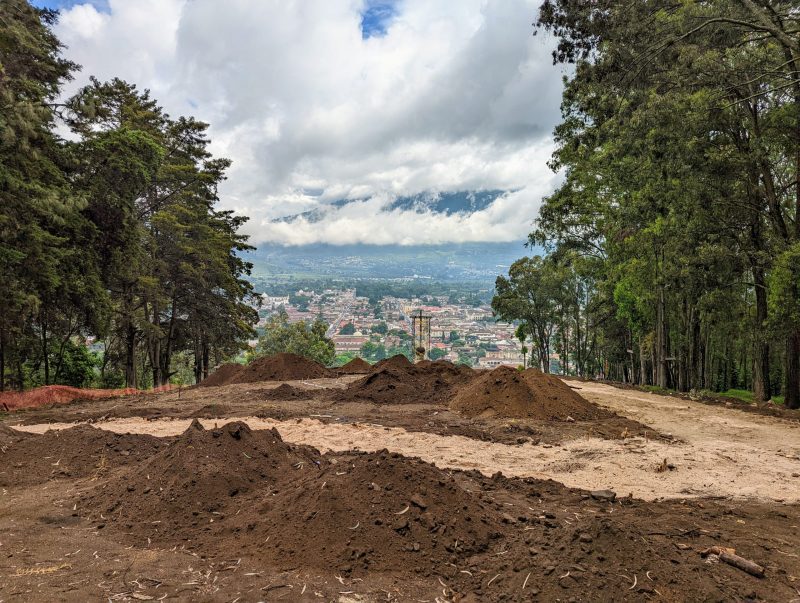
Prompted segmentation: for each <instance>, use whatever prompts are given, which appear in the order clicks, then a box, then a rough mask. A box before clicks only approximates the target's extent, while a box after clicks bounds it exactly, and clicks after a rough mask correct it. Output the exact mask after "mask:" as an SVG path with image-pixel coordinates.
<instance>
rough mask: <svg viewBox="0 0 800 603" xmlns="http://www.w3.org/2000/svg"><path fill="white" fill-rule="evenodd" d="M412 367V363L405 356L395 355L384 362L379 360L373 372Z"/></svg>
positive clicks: (374, 365) (373, 366)
mask: <svg viewBox="0 0 800 603" xmlns="http://www.w3.org/2000/svg"><path fill="white" fill-rule="evenodd" d="M409 366H412V363H411V361H410V360H409V359H408V358H406V357H405V356H403V354H395V355H394V356H392V357H390V358H384V359H383V360H379V361H378V362H376V363H375V364H373V365H372V371H373V372H375V371H379V370H381V369H384V368H387V367H388V368H399V369H403V368H408V367H409Z"/></svg>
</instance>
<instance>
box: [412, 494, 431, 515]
mask: <svg viewBox="0 0 800 603" xmlns="http://www.w3.org/2000/svg"><path fill="white" fill-rule="evenodd" d="M411 504H412V505H414V506H415V507H419V508H420V509H422V510H423V511H424V510H425V509H427V508H428V503H426V502H425V500H424V499H423V498H422V497H421V496H420V495H419V494H415V495H414V496H412V497H411Z"/></svg>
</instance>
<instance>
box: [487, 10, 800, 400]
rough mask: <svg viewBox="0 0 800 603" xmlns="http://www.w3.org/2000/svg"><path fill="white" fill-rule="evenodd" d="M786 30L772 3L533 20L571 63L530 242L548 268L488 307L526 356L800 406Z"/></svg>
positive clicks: (797, 175)
mask: <svg viewBox="0 0 800 603" xmlns="http://www.w3.org/2000/svg"><path fill="white" fill-rule="evenodd" d="M798 20H800V14H798V12H797V10H796V3H795V2H792V1H785V0H783V1H782V0H778V1H771V2H762V1H760V0H710V1H709V2H702V3H697V2H687V3H677V4H676V3H670V2H663V1H661V0H657V1H654V2H612V1H610V0H600V1H598V2H584V1H581V0H546V1H545V2H544V3H543V5H542V7H541V9H540V11H539V14H538V18H537V21H536V27H537V29H544V30H547V31H549V32H551V33H552V34H554V35H555V37H556V38H557V40H558V46H557V49H556V50H555V52H554V54H553V57H554V61H555V62H560V63H572V64H574V71H573V72H572V75H571V76H570V77H569V78H568V79H567V81H566V86H565V91H564V96H563V104H562V116H563V118H562V122H561V123H560V124H559V125H558V127H557V128H556V131H555V138H556V142H557V150H556V152H555V154H554V155H553V159H552V162H551V166H552V167H553V169H555V170H560V171H562V172H563V174H564V182H563V184H562V185H561V186H560V187H559V188H558V190H556V192H555V193H554V194H553V195H551V196H550V197H549V198H547V199H546V200H545V202H544V205H543V207H542V209H541V212H540V216H539V218H538V220H537V223H536V226H535V229H534V231H533V232H532V233H531V236H530V240H531V243H534V244H538V245H544V246H545V247H546V249H547V250H548V252H549V257H548V259H547V260H535V259H527V260H525V262H524V263H523V264H520V263H517V264H515V266H514V267H512V271H511V273H510V274H509V276H508V277H507V278H506V277H503V279H502V280H498V285H499V286H498V296H497V298H496V299H495V303H494V304H493V305H494V306H495V310H496V312H498V314H499V315H501V316H507V317H510V318H514V319H516V320H520V321H522V322H524V323H525V324H526V325H528V326H529V327H530V333H531V337H532V341H533V343H534V350H537V346H542V345H543V344H542V343H541V341H540V340H542V339H547V340H548V341H557V342H558V346H559V347H560V349H559V356H560V357H561V359H562V364H567V367H568V370H570V371H572V372H577V373H580V374H585V373H590V374H592V375H603V376H606V377H610V378H617V379H624V380H626V381H630V382H635V383H640V384H653V385H657V386H660V387H665V388H676V389H679V390H682V391H688V390H690V389H713V390H727V389H729V388H749V389H751V390H752V391H753V392H754V397H755V398H756V399H758V400H767V399H770V398H771V397H772V396H773V395H776V394H779V393H781V394H783V395H784V396H785V399H786V404H787V406H789V407H794V408H796V407H798V406H800V360H799V359H798V354H799V353H800V322H798V320H797V315H798V312H797V304H798V301H797V300H798V295H800V293H799V292H800V288H799V287H798V284H800V283H798V274H800V261H799V259H798V258H800V255H798V252H797V245H798V241H800V35H799V33H798V32H800V29H799V28H798V25H799V23H798ZM520 272H521V273H520ZM546 276H547V277H552V278H554V279H555V283H554V284H553V285H552V286H549V287H548V286H546V285H545V284H544V279H545V277H546ZM526 291H533V292H534V293H535V300H536V301H535V304H534V305H538V306H539V308H538V309H537V310H536V312H537V313H538V314H537V315H531V311H530V309H529V308H527V307H526V304H525V303H521V302H520V300H521V299H522V295H523V294H524V292H526ZM518 293H519V295H518ZM565 293H567V296H566V298H565V297H564V294H565ZM531 304H533V302H531ZM565 304H566V305H565ZM529 305H530V304H529ZM554 308H555V312H554V314H553V313H552V311H553V309H554ZM565 319H566V320H565ZM548 322H551V323H552V324H551V328H552V333H551V334H550V335H549V336H548V332H547V324H548ZM561 323H563V324H561ZM587 338H588V339H587ZM546 351H547V350H544V349H539V350H538V354H539V355H540V356H541V354H542V353H545V352H546ZM569 367H571V368H569Z"/></svg>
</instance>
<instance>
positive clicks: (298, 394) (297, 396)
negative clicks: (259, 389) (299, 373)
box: [262, 383, 314, 400]
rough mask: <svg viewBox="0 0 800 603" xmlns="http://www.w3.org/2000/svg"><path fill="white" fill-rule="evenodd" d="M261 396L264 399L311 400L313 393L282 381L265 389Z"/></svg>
mask: <svg viewBox="0 0 800 603" xmlns="http://www.w3.org/2000/svg"><path fill="white" fill-rule="evenodd" d="M262 397H263V399H264V400H311V398H313V397H314V394H312V393H311V392H310V391H308V390H307V389H302V388H300V387H294V386H293V385H289V384H288V383H283V384H281V385H279V386H278V387H276V388H274V389H269V390H267V391H266V392H264V394H263V395H262Z"/></svg>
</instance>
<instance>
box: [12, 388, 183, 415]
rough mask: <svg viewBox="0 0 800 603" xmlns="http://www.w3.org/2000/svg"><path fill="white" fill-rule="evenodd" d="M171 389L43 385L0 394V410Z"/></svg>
mask: <svg viewBox="0 0 800 603" xmlns="http://www.w3.org/2000/svg"><path fill="white" fill-rule="evenodd" d="M171 388H172V386H171V385H162V386H161V387H156V388H153V389H148V390H140V389H134V388H130V387H129V388H126V389H82V388H79V387H70V386H68V385H45V386H44V387H37V388H36V389H31V390H28V391H26V392H3V393H0V410H6V411H12V410H19V409H21V408H36V407H37V406H44V405H46V404H66V403H67V402H72V401H73V400H86V399H89V400H101V399H103V398H113V397H114V396H124V395H126V394H146V393H147V394H152V393H157V392H163V391H167V390H169V389H171Z"/></svg>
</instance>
